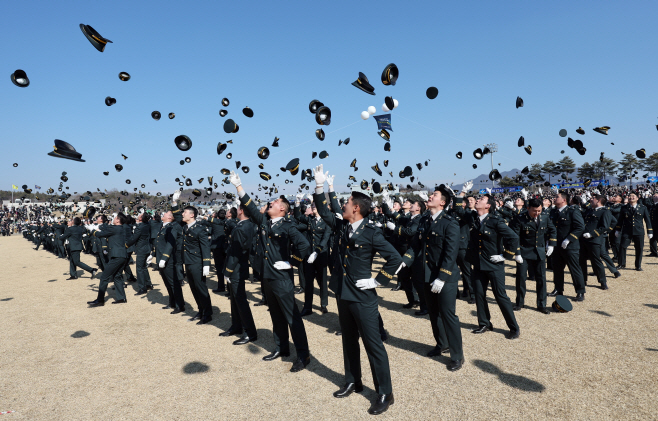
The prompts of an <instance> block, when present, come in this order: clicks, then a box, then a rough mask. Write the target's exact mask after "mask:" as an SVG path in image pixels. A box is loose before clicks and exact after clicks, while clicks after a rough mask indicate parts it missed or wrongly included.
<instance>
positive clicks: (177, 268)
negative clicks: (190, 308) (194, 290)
mask: <svg viewBox="0 0 658 421" xmlns="http://www.w3.org/2000/svg"><path fill="white" fill-rule="evenodd" d="M165 268H166V266H165ZM171 271H172V276H173V282H174V286H173V290H174V302H175V303H176V306H177V307H178V308H179V309H181V310H185V299H184V298H183V279H184V277H183V264H182V263H178V262H174V266H173V268H172V270H171Z"/></svg>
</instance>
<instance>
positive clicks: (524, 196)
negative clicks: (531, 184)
mask: <svg viewBox="0 0 658 421" xmlns="http://www.w3.org/2000/svg"><path fill="white" fill-rule="evenodd" d="M521 194H522V195H523V198H524V199H527V198H528V190H526V189H525V187H524V188H523V189H521Z"/></svg>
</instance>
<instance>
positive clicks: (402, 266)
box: [395, 262, 407, 275]
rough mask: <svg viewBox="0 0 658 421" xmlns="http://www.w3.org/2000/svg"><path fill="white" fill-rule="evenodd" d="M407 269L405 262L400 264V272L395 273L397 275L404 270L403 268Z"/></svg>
mask: <svg viewBox="0 0 658 421" xmlns="http://www.w3.org/2000/svg"><path fill="white" fill-rule="evenodd" d="M406 267H407V264H406V263H404V262H402V263H400V267H399V268H398V270H396V271H395V274H396V275H397V274H398V272H399V271H401V270H402V268H406Z"/></svg>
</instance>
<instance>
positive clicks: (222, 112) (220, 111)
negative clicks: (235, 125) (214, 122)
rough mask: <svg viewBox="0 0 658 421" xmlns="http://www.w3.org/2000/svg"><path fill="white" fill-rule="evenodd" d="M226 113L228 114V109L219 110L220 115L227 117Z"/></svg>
mask: <svg viewBox="0 0 658 421" xmlns="http://www.w3.org/2000/svg"><path fill="white" fill-rule="evenodd" d="M226 114H228V111H226V110H219V116H220V117H225V116H226Z"/></svg>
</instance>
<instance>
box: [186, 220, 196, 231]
mask: <svg viewBox="0 0 658 421" xmlns="http://www.w3.org/2000/svg"><path fill="white" fill-rule="evenodd" d="M194 224H196V221H192V222H190V223H189V224H187V228H188V229H190V228H192V225H194Z"/></svg>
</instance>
